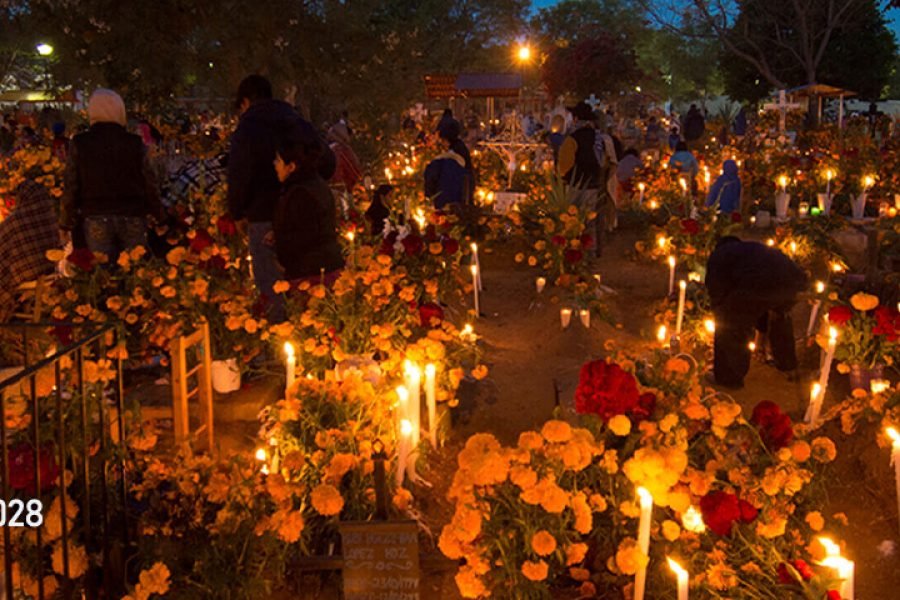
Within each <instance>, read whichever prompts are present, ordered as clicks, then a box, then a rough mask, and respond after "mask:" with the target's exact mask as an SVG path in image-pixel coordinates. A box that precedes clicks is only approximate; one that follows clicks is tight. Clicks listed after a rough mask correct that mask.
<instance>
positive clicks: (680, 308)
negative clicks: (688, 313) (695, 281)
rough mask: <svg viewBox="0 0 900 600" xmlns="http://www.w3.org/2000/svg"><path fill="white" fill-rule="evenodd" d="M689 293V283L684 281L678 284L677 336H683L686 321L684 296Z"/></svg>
mask: <svg viewBox="0 0 900 600" xmlns="http://www.w3.org/2000/svg"><path fill="white" fill-rule="evenodd" d="M686 292H687V282H686V281H685V280H684V279H682V280H680V281H679V282H678V315H677V316H676V318H675V335H677V336H678V335H681V324H682V322H683V321H684V296H685V293H686Z"/></svg>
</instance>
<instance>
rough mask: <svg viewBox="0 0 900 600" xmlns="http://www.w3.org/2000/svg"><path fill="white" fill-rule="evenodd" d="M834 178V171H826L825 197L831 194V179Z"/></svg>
mask: <svg viewBox="0 0 900 600" xmlns="http://www.w3.org/2000/svg"><path fill="white" fill-rule="evenodd" d="M832 179H834V171H832V170H831V169H828V170H827V171H825V197H826V198H827V197H829V196H831V180H832Z"/></svg>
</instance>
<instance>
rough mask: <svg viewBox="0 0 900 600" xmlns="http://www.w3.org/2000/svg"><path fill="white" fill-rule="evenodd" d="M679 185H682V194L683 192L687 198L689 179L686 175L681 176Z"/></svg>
mask: <svg viewBox="0 0 900 600" xmlns="http://www.w3.org/2000/svg"><path fill="white" fill-rule="evenodd" d="M678 185H679V186H681V194H682V195H683V196H684V197H685V198H687V193H688V184H687V181H685V179H684V177H679V178H678Z"/></svg>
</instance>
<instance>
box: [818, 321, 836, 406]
mask: <svg viewBox="0 0 900 600" xmlns="http://www.w3.org/2000/svg"><path fill="white" fill-rule="evenodd" d="M837 337H838V332H837V329H835V328H834V327H829V328H828V348H827V349H826V350H825V361H824V362H823V363H822V372H821V373H819V385H820V386H821V387H822V397H823V398H824V397H825V392H826V390H828V377H829V376H830V374H831V361H832V360H834V349H835V348H836V347H837Z"/></svg>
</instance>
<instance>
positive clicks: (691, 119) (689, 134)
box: [683, 104, 706, 144]
mask: <svg viewBox="0 0 900 600" xmlns="http://www.w3.org/2000/svg"><path fill="white" fill-rule="evenodd" d="M705 131H706V119H705V118H704V117H703V113H702V112H700V109H699V108H697V105H696V104H691V107H690V108H689V109H688V112H687V115H685V117H684V136H683V137H684V141H686V142H687V143H688V144H694V143H696V142H699V141H700V139H701V138H702V137H703V133H704V132H705Z"/></svg>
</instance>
